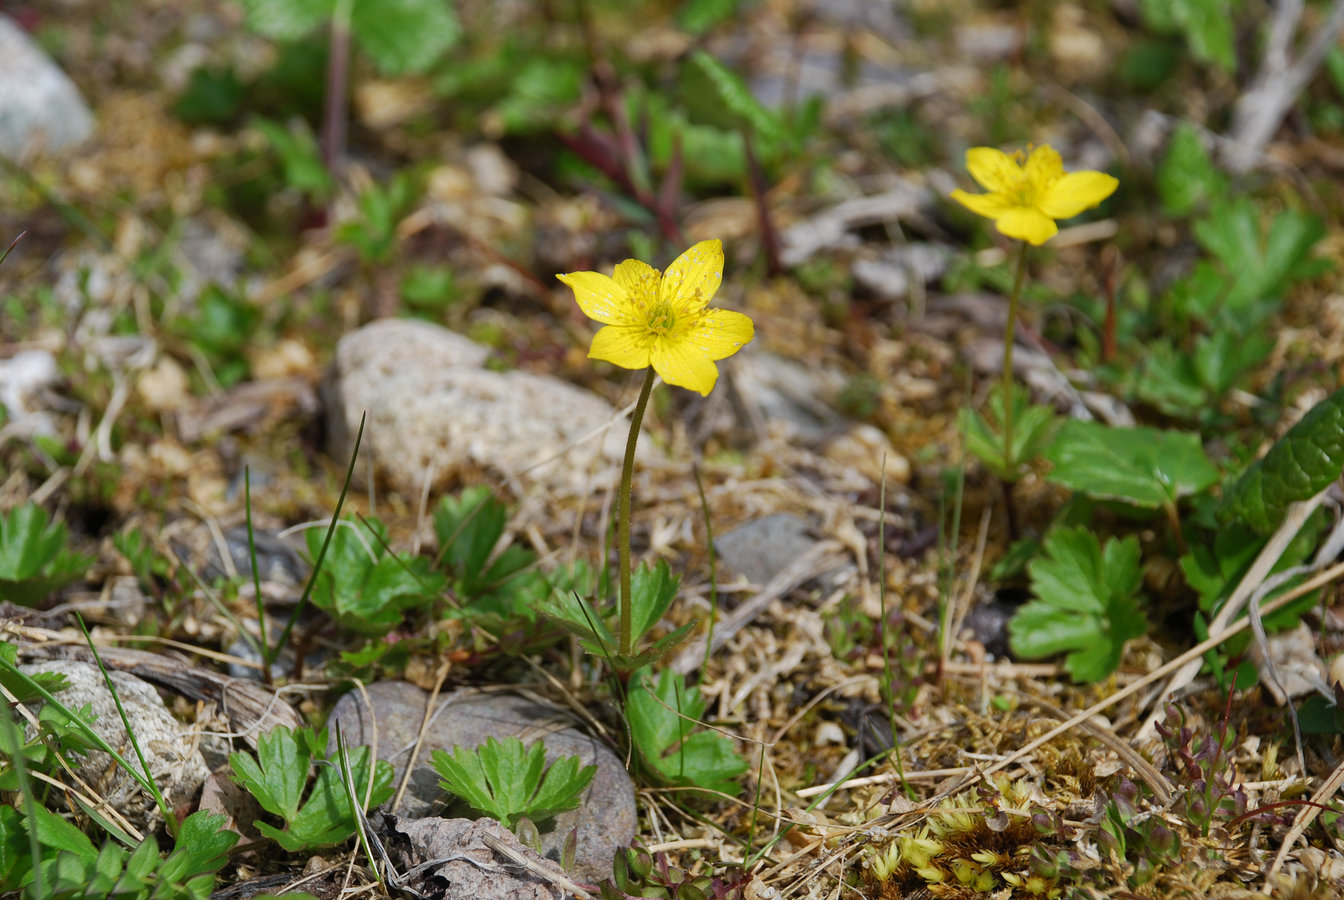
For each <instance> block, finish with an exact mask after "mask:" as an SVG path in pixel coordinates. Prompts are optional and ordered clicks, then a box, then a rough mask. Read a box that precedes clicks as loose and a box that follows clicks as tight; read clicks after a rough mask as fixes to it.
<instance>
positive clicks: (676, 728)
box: [625, 669, 747, 796]
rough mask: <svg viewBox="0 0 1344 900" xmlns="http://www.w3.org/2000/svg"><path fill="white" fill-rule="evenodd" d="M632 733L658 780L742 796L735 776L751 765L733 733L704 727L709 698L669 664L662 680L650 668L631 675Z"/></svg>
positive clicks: (628, 710)
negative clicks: (740, 752)
mask: <svg viewBox="0 0 1344 900" xmlns="http://www.w3.org/2000/svg"><path fill="white" fill-rule="evenodd" d="M625 710H626V715H627V717H628V718H629V722H630V735H631V739H632V740H633V741H634V745H635V749H636V750H638V751H639V758H640V759H641V760H642V761H643V762H644V764H645V766H646V768H647V770H648V771H649V773H650V774H651V775H652V776H653V777H654V778H655V780H657V781H659V782H661V783H664V784H672V785H687V786H694V787H700V788H704V789H705V790H708V791H718V792H720V793H724V794H730V795H732V796H736V795H737V791H738V786H737V784H736V783H735V782H734V781H733V779H734V778H736V777H737V776H739V775H741V774H742V773H743V772H745V771H746V770H747V761H746V760H744V759H743V758H742V757H740V756H738V755H737V752H736V751H735V750H734V749H733V742H732V740H731V739H730V738H728V737H725V736H724V735H722V734H719V733H718V732H717V731H708V730H700V727H699V725H698V724H697V723H698V721H699V719H700V718H701V717H702V716H703V715H704V714H705V700H704V698H703V697H701V696H700V691H699V689H698V688H694V687H691V688H688V687H686V686H685V683H684V681H683V679H682V677H681V676H679V675H676V674H674V673H673V672H670V671H668V670H666V669H664V670H663V671H662V672H661V673H659V675H658V680H657V682H656V683H652V676H651V675H650V674H649V673H648V672H647V671H645V672H639V673H636V674H635V676H634V677H632V678H631V679H630V691H629V695H628V696H627V698H626V707H625Z"/></svg>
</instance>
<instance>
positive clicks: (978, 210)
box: [950, 188, 1017, 219]
mask: <svg viewBox="0 0 1344 900" xmlns="http://www.w3.org/2000/svg"><path fill="white" fill-rule="evenodd" d="M950 196H951V197H952V199H953V200H955V201H957V202H958V203H960V204H961V205H962V206H964V207H966V208H967V209H969V210H970V211H971V212H973V213H975V214H976V215H978V216H984V217H985V218H987V219H997V218H998V217H999V216H1001V215H1003V214H1004V213H1006V212H1008V210H1010V209H1014V208H1015V207H1016V206H1017V204H1016V203H1014V202H1013V201H1012V200H1010V199H1008V197H1006V196H1005V195H1003V194H968V193H966V192H965V191H963V190H961V189H960V188H958V189H957V190H955V191H953V192H952V193H951V195H950Z"/></svg>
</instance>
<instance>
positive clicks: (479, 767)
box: [430, 736, 597, 829]
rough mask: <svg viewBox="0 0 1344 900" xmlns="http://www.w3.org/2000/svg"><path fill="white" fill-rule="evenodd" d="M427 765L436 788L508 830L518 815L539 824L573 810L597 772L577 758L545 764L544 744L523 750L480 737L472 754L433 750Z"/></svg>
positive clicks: (512, 742)
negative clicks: (481, 740)
mask: <svg viewBox="0 0 1344 900" xmlns="http://www.w3.org/2000/svg"><path fill="white" fill-rule="evenodd" d="M430 765H432V766H433V767H434V771H436V772H438V773H439V775H440V776H442V779H443V780H442V781H440V782H439V787H441V788H443V789H444V790H445V791H447V792H448V793H450V794H453V795H454V796H457V797H460V798H461V799H462V800H463V801H464V802H466V804H467V805H468V806H470V807H471V808H472V809H474V810H476V811H477V812H478V813H481V814H482V815H486V816H490V817H491V818H493V819H497V820H498V821H499V822H500V823H501V824H503V825H504V827H506V828H510V829H513V828H516V827H517V826H518V822H519V820H520V819H522V818H523V817H526V818H528V819H530V820H532V821H534V822H543V821H545V820H546V819H550V818H553V817H555V816H556V815H558V814H559V813H562V812H567V811H569V810H571V809H574V808H576V807H577V806H578V805H579V801H580V799H581V798H582V795H583V792H584V791H586V790H587V789H588V785H589V784H591V783H592V781H593V776H594V775H596V774H597V766H595V765H588V766H581V764H580V760H579V757H577V756H562V757H560V758H559V759H557V760H556V761H555V762H553V763H552V764H551V765H550V766H547V765H546V746H545V744H543V743H542V742H541V741H536V742H535V743H533V744H532V745H531V746H530V747H526V748H525V747H524V746H523V742H522V741H521V740H519V739H518V738H516V737H513V736H509V737H506V738H504V740H502V741H499V740H496V739H495V738H493V737H491V738H486V741H485V743H484V744H482V745H480V746H479V747H477V748H476V749H474V750H467V749H465V748H463V747H454V748H453V752H452V753H451V754H449V753H447V752H446V751H443V750H435V751H434V753H433V754H432V755H431V756H430Z"/></svg>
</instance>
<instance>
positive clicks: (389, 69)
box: [350, 0, 462, 75]
mask: <svg viewBox="0 0 1344 900" xmlns="http://www.w3.org/2000/svg"><path fill="white" fill-rule="evenodd" d="M350 33H351V34H352V35H353V36H354V38H355V43H357V44H358V45H359V48H360V49H361V50H363V51H364V52H365V53H367V54H369V58H370V59H371V60H373V64H374V66H375V67H377V69H378V70H379V71H380V72H382V74H384V75H407V74H418V73H421V72H424V71H425V70H427V69H428V68H429V67H430V66H432V65H433V64H434V63H435V62H436V61H437V60H438V58H439V57H440V56H442V55H443V52H444V51H445V50H447V49H448V48H449V47H451V46H453V44H455V43H457V41H458V38H460V37H461V35H462V27H461V25H459V24H458V21H457V14H456V13H455V12H454V11H453V7H452V5H451V4H449V3H448V2H446V0H356V2H355V5H354V9H353V11H352V12H351V14H350Z"/></svg>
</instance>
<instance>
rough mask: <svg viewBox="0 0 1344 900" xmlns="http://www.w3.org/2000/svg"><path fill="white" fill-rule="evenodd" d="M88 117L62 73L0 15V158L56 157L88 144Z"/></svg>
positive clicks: (90, 126) (90, 125)
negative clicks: (29, 154)
mask: <svg viewBox="0 0 1344 900" xmlns="http://www.w3.org/2000/svg"><path fill="white" fill-rule="evenodd" d="M91 134H93V114H92V113H90V112H89V107H88V105H87V104H85V102H84V98H83V97H81V96H80V95H79V89H78V88H76V87H75V85H74V82H72V81H71V80H70V79H69V78H68V77H67V76H66V74H65V73H64V72H62V71H61V70H60V69H59V68H57V67H56V64H55V63H53V62H52V61H51V60H50V59H48V58H47V55H46V54H45V53H43V52H42V50H41V49H39V48H38V46H37V45H36V44H34V43H33V41H32V39H31V38H29V37H28V35H27V34H26V33H25V32H24V30H23V29H22V28H20V27H19V26H18V25H17V24H15V22H14V20H13V19H11V18H9V17H8V16H3V15H0V156H4V157H6V158H8V159H12V160H18V159H19V158H20V157H22V156H23V155H25V154H26V153H27V152H28V151H30V150H44V151H46V152H48V153H57V152H60V151H62V150H65V149H67V148H69V147H73V146H75V145H76V144H81V143H83V142H84V141H86V140H88V138H89V135H91Z"/></svg>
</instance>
